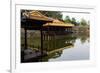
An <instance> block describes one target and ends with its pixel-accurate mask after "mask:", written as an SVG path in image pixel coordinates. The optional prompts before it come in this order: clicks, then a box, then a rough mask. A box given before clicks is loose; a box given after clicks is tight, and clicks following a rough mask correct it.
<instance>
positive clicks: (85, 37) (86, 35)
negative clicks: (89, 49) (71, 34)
mask: <svg viewBox="0 0 100 73" xmlns="http://www.w3.org/2000/svg"><path fill="white" fill-rule="evenodd" d="M78 37H79V39H80V40H81V43H82V44H84V43H85V42H86V41H87V40H88V39H89V33H85V32H83V33H79V35H78ZM88 42H89V40H88Z"/></svg>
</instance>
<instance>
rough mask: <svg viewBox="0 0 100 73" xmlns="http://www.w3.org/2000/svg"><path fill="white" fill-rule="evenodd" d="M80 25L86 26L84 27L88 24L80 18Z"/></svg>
mask: <svg viewBox="0 0 100 73" xmlns="http://www.w3.org/2000/svg"><path fill="white" fill-rule="evenodd" d="M80 24H81V26H86V25H88V22H87V21H86V20H85V19H83V18H82V19H81V22H80Z"/></svg>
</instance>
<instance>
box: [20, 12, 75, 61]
mask: <svg viewBox="0 0 100 73" xmlns="http://www.w3.org/2000/svg"><path fill="white" fill-rule="evenodd" d="M34 13H35V16H34ZM28 14H29V13H28ZM36 14H37V16H36ZM25 15H26V14H25ZM26 16H28V18H26V19H24V20H22V21H21V28H24V30H25V37H24V38H25V41H24V44H23V45H24V48H21V50H22V51H21V62H34V61H36V62H38V61H42V58H43V57H44V56H50V55H51V54H52V57H58V56H60V55H61V53H62V50H63V49H65V48H67V47H69V46H70V47H72V46H74V41H75V37H73V36H70V37H67V35H68V33H71V32H72V27H73V25H72V24H65V23H63V22H61V21H59V20H54V19H49V18H48V17H46V16H43V15H41V14H40V13H38V12H37V13H36V12H34V11H33V12H31V13H30V15H26ZM27 30H36V31H37V30H38V31H39V30H40V36H39V39H40V40H39V41H38V40H37V39H38V38H37V39H34V38H33V39H31V40H35V41H36V42H38V43H37V44H38V46H37V47H35V46H36V42H34V43H32V47H30V46H28V45H30V42H28V40H27V39H28V37H27ZM21 43H22V42H21ZM28 48H32V49H28ZM54 54H55V55H54Z"/></svg>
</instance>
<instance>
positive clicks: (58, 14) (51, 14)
mask: <svg viewBox="0 0 100 73" xmlns="http://www.w3.org/2000/svg"><path fill="white" fill-rule="evenodd" d="M39 12H41V13H42V14H43V15H45V16H47V17H51V18H55V19H56V18H57V19H60V20H62V14H61V12H58V11H39Z"/></svg>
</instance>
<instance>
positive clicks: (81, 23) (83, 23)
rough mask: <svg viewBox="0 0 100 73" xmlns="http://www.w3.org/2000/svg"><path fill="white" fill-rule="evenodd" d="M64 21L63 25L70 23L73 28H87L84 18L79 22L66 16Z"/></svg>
mask: <svg viewBox="0 0 100 73" xmlns="http://www.w3.org/2000/svg"><path fill="white" fill-rule="evenodd" d="M64 21H65V23H72V24H74V25H75V26H87V25H89V21H86V20H85V19H84V18H82V19H81V20H80V21H77V20H76V19H75V18H74V17H72V18H70V17H69V16H66V17H65V19H64Z"/></svg>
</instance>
